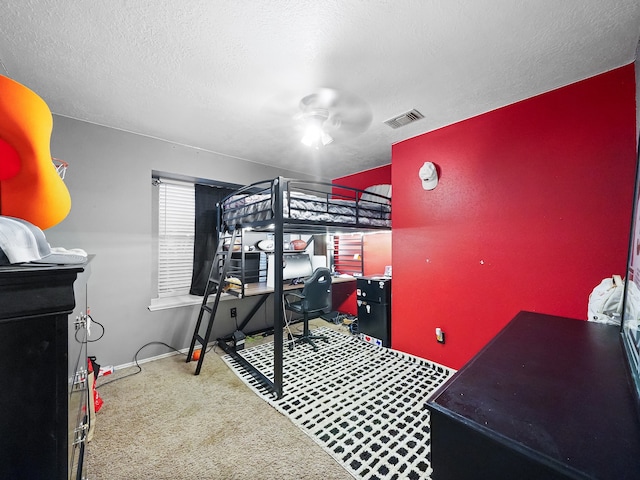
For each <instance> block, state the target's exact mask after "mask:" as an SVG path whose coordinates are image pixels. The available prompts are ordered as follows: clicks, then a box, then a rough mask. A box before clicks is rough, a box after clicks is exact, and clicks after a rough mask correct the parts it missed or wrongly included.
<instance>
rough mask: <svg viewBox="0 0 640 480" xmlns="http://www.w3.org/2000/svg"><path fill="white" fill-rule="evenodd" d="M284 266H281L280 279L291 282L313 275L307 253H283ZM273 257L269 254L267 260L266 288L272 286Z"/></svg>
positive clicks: (309, 257)
mask: <svg viewBox="0 0 640 480" xmlns="http://www.w3.org/2000/svg"><path fill="white" fill-rule="evenodd" d="M283 257H284V258H283V262H284V265H283V266H282V279H283V280H293V279H294V278H306V277H310V276H311V274H312V273H313V264H312V263H311V256H310V255H309V254H308V253H285V254H284V255H283ZM274 268H275V261H274V255H273V254H270V255H269V258H268V259H267V286H268V287H273V286H274Z"/></svg>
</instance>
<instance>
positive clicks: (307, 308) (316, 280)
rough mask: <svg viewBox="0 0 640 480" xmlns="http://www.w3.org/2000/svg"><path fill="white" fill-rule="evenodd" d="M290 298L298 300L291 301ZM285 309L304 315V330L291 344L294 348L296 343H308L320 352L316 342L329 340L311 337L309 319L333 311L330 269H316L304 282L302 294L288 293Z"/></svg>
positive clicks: (320, 336)
mask: <svg viewBox="0 0 640 480" xmlns="http://www.w3.org/2000/svg"><path fill="white" fill-rule="evenodd" d="M289 297H296V298H297V299H298V300H296V301H289ZM285 308H286V309H287V310H291V311H292V312H296V313H301V314H302V315H303V321H304V329H303V331H302V335H296V334H294V335H293V336H294V337H297V338H296V340H295V341H294V342H292V343H290V344H289V348H290V349H291V348H293V344H294V343H308V344H309V345H311V346H312V347H313V349H314V350H318V347H317V345H316V344H315V343H314V340H324V341H325V342H328V341H329V339H328V338H327V337H325V336H324V335H311V334H310V332H309V317H312V318H314V317H317V316H319V315H321V314H323V313H329V312H330V311H331V272H330V271H329V269H328V268H324V267H320V268H316V269H315V271H314V272H313V274H312V275H311V277H309V278H308V279H307V280H305V281H304V287H303V289H302V292H287V293H286V294H285Z"/></svg>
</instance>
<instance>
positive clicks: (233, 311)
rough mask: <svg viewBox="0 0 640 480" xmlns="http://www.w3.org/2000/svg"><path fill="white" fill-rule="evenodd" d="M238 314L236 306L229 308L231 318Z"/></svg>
mask: <svg viewBox="0 0 640 480" xmlns="http://www.w3.org/2000/svg"><path fill="white" fill-rule="evenodd" d="M237 316H238V312H237V310H236V307H233V308H232V309H231V318H236V317H237Z"/></svg>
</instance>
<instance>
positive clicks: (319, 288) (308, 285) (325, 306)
mask: <svg viewBox="0 0 640 480" xmlns="http://www.w3.org/2000/svg"><path fill="white" fill-rule="evenodd" d="M302 294H303V295H304V299H303V300H302V310H303V311H307V312H316V311H322V312H323V313H329V312H330V311H331V271H330V270H329V269H328V268H324V267H319V268H316V269H315V270H314V272H313V274H312V275H311V277H309V278H308V279H307V280H305V282H304V288H303V289H302Z"/></svg>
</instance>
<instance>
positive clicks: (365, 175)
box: [332, 164, 391, 193]
mask: <svg viewBox="0 0 640 480" xmlns="http://www.w3.org/2000/svg"><path fill="white" fill-rule="evenodd" d="M332 183H337V184H338V185H344V186H345V187H351V188H359V189H361V190H364V189H365V188H367V187H370V186H372V185H384V184H389V183H391V164H389V165H383V166H381V167H376V168H372V169H371V170H365V171H363V172H358V173H354V174H353V175H347V176H346V177H339V178H334V179H333V180H332ZM334 193H340V190H339V189H334Z"/></svg>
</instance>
